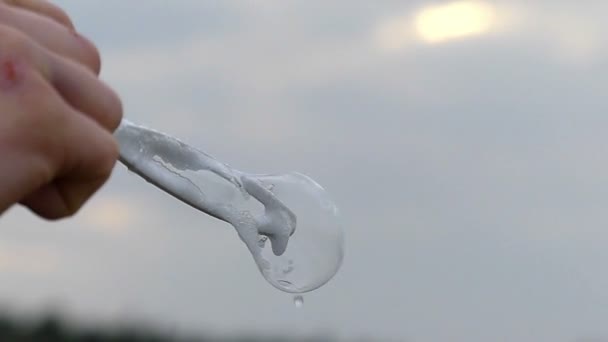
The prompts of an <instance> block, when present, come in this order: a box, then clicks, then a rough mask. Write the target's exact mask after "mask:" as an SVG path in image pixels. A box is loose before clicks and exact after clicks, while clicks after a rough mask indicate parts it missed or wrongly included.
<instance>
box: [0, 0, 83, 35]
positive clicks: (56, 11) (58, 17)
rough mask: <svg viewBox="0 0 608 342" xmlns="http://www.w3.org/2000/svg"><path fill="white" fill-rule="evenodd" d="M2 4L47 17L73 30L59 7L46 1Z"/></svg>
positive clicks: (18, 0)
mask: <svg viewBox="0 0 608 342" xmlns="http://www.w3.org/2000/svg"><path fill="white" fill-rule="evenodd" d="M2 1H3V2H4V3H6V4H8V5H11V6H15V7H19V8H23V9H26V10H29V11H32V12H35V13H38V14H40V15H43V16H46V17H49V18H51V19H53V20H55V21H56V22H58V23H60V24H61V25H63V26H65V27H67V28H69V29H72V30H73V29H74V24H73V23H72V20H71V19H70V17H69V16H68V15H67V13H65V11H64V10H62V9H61V8H60V7H58V6H56V5H54V4H52V3H50V2H48V1H46V0H2Z"/></svg>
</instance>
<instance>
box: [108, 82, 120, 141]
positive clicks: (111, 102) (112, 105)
mask: <svg viewBox="0 0 608 342" xmlns="http://www.w3.org/2000/svg"><path fill="white" fill-rule="evenodd" d="M107 117H108V119H107V120H108V128H109V129H110V131H112V132H114V130H116V128H118V125H120V121H121V120H122V117H123V106H122V101H121V100H120V97H118V95H117V94H116V92H114V91H113V90H111V89H110V95H109V97H108V112H107Z"/></svg>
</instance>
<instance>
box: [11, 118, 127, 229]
mask: <svg viewBox="0 0 608 342" xmlns="http://www.w3.org/2000/svg"><path fill="white" fill-rule="evenodd" d="M74 117H75V118H77V119H76V121H75V122H73V123H72V125H73V127H72V129H69V128H68V129H66V131H67V132H70V133H72V134H73V136H72V137H71V138H70V139H68V140H67V141H66V143H67V144H70V147H69V148H71V149H72V151H70V155H71V156H72V158H70V159H71V160H70V161H68V162H67V163H66V164H65V165H64V167H65V169H64V170H61V172H60V173H59V175H58V178H57V179H56V180H55V181H54V182H52V183H50V184H47V185H45V186H43V187H41V188H39V189H38V190H36V191H35V192H34V193H32V194H30V195H28V196H27V197H26V198H25V199H23V200H22V201H21V203H22V204H23V205H25V206H26V207H28V208H29V209H30V210H32V211H33V212H34V213H36V214H37V215H39V216H41V217H44V218H46V219H49V220H57V219H61V218H64V217H69V216H72V215H74V214H75V213H76V212H77V211H78V210H80V208H81V207H82V206H83V205H84V204H85V203H86V202H87V201H88V200H89V198H91V196H92V195H93V194H94V193H95V192H96V191H97V190H99V188H100V187H101V186H102V185H103V184H104V183H105V182H106V181H107V179H108V177H109V176H110V174H111V171H112V169H113V167H114V164H115V162H116V160H117V158H118V146H117V144H116V142H115V140H114V138H113V137H112V136H111V135H110V134H109V133H107V131H105V130H101V129H99V127H97V125H96V124H94V123H93V122H92V121H89V122H88V123H87V118H86V117H82V116H80V117H79V116H74ZM87 126H88V127H87ZM83 134H86V135H87V136H86V138H85V140H88V142H89V143H88V144H84V145H83V144H74V143H75V142H81V141H83V139H82V138H83V137H80V136H79V135H83Z"/></svg>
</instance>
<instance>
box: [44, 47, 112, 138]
mask: <svg viewBox="0 0 608 342" xmlns="http://www.w3.org/2000/svg"><path fill="white" fill-rule="evenodd" d="M49 72H50V74H49V80H50V81H51V83H52V84H53V85H54V86H55V88H56V89H57V91H59V93H60V94H61V96H62V97H63V98H64V99H65V100H66V101H67V102H68V103H70V104H71V105H72V106H73V107H74V108H75V109H77V110H78V111H80V112H82V113H84V114H85V115H87V116H89V117H90V118H92V119H94V120H95V121H96V122H97V123H99V124H100V125H102V126H103V127H105V128H106V129H107V130H109V131H110V132H113V131H114V130H115V129H116V128H117V127H118V125H119V124H120V120H121V119H122V103H121V101H120V99H119V98H118V96H117V95H116V93H115V92H114V91H112V89H110V88H109V87H108V86H107V85H105V84H104V83H103V82H101V81H100V80H99V79H98V78H97V77H95V75H93V74H92V73H90V72H88V71H87V70H86V69H85V68H84V67H82V66H81V65H79V64H77V63H74V62H72V61H70V60H67V59H65V58H61V57H58V56H50V67H49Z"/></svg>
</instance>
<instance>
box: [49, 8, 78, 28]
mask: <svg viewBox="0 0 608 342" xmlns="http://www.w3.org/2000/svg"><path fill="white" fill-rule="evenodd" d="M52 16H53V19H55V20H56V21H58V22H59V23H60V24H62V25H64V26H66V27H68V28H74V24H73V23H72V19H71V18H70V16H69V15H68V14H67V13H66V11H64V10H63V9H61V8H59V7H57V6H53V15H52Z"/></svg>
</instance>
